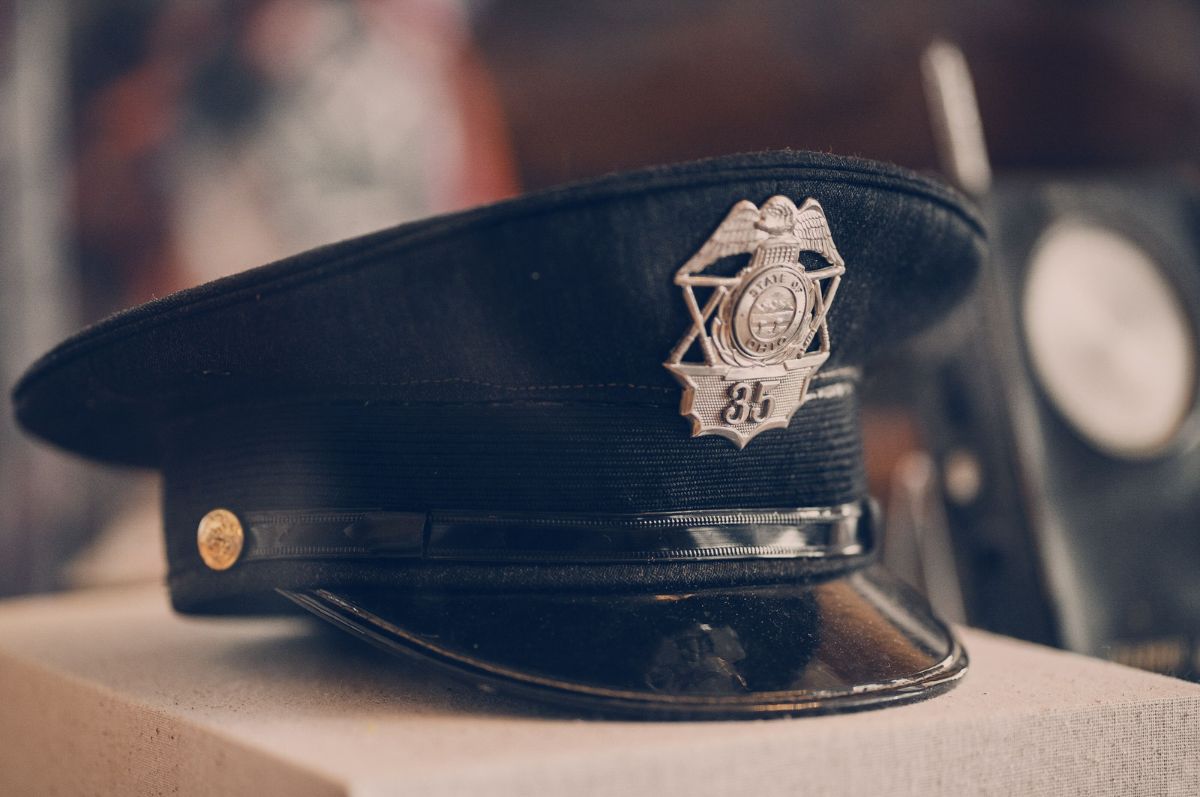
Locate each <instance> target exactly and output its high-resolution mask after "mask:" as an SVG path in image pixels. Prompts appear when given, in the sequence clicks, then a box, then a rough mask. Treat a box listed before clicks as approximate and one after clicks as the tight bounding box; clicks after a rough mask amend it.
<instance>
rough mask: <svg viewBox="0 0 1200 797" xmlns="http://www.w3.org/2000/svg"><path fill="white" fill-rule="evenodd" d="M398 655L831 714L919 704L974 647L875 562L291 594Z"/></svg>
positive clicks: (489, 675)
mask: <svg viewBox="0 0 1200 797" xmlns="http://www.w3.org/2000/svg"><path fill="white" fill-rule="evenodd" d="M289 597H292V598H293V600H296V601H297V602H298V603H300V604H301V605H303V606H305V607H306V608H308V609H310V610H312V611H314V612H316V613H317V614H319V615H321V616H323V617H325V618H326V619H329V620H332V621H334V622H335V623H337V624H339V625H342V626H343V627H347V628H350V629H351V630H353V631H355V632H356V633H358V634H359V635H361V636H366V637H368V638H369V639H371V640H372V641H374V642H376V643H377V644H380V645H382V646H384V647H386V648H388V649H390V650H393V651H395V652H404V653H409V654H412V653H416V654H418V655H420V656H421V657H422V658H427V659H429V658H431V659H434V660H435V661H438V662H439V663H441V664H443V665H448V666H451V667H453V668H454V669H455V670H456V671H458V672H459V673H460V674H467V675H469V676H472V680H475V681H486V682H489V683H492V684H494V685H498V686H507V687H510V688H512V689H515V690H516V691H522V692H526V693H528V692H535V693H537V694H539V695H540V696H541V697H543V698H552V699H557V700H558V701H560V702H562V701H565V702H568V703H573V704H584V705H587V706H589V707H591V708H598V709H606V708H607V709H612V710H622V709H625V710H630V709H634V708H637V709H638V710H643V711H649V712H653V713H663V712H668V713H683V714H709V715H711V714H739V713H741V714H754V713H772V712H776V713H778V712H787V713H800V712H803V711H829V710H838V709H845V708H859V707H864V706H867V705H872V704H877V703H882V702H895V701H898V700H911V699H916V698H919V697H923V696H926V695H927V694H930V693H932V690H934V689H935V688H937V687H939V686H945V685H948V684H949V683H951V682H952V681H953V680H955V679H957V678H958V677H959V676H961V674H962V672H963V670H964V668H965V663H966V662H965V656H963V655H962V652H961V649H960V648H959V647H958V645H957V643H956V642H955V640H954V639H953V638H952V636H951V635H950V634H949V632H948V631H947V630H946V629H945V628H944V627H943V626H942V625H941V624H940V623H938V622H937V621H936V620H934V619H933V617H932V616H931V615H930V614H929V612H928V609H927V608H925V607H924V605H923V603H922V602H921V601H920V599H918V598H916V597H915V596H914V595H912V593H910V592H908V591H907V590H906V589H904V588H902V587H900V586H899V585H898V584H897V583H895V581H894V580H893V579H892V578H891V577H890V576H887V575H886V574H885V573H883V572H882V571H880V570H877V569H871V570H868V571H861V572H858V573H855V574H853V575H849V576H842V577H840V578H833V579H826V580H822V581H817V582H809V583H805V584H785V585H774V586H764V587H738V588H729V589H706V590H703V591H699V592H694V593H681V594H646V593H633V594H631V593H595V592H589V593H582V592H572V591H565V590H564V591H558V592H538V593H522V594H512V593H461V592H449V591H447V592H441V593H421V594H418V593H407V592H402V591H398V590H394V589H392V590H386V589H366V588H354V589H345V590H338V591H336V592H332V591H326V590H317V591H313V592H308V593H290V594H289Z"/></svg>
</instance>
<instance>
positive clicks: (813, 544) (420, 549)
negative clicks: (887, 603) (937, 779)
mask: <svg viewBox="0 0 1200 797" xmlns="http://www.w3.org/2000/svg"><path fill="white" fill-rule="evenodd" d="M870 516H871V511H870V507H869V506H866V505H864V504H862V503H852V504H844V505H841V506H836V507H822V508H803V509H746V510H742V509H731V510H717V511H702V512H656V513H646V514H637V515H622V514H608V515H605V514H590V515H582V514H520V513H488V512H428V513H417V512H371V511H324V512H322V511H304V512H286V511H252V512H245V513H242V514H241V517H242V522H243V524H244V526H245V534H246V546H245V549H244V551H243V554H242V557H241V559H242V561H255V560H267V559H309V558H322V559H324V558H345V557H349V558H396V559H423V560H436V561H451V562H476V563H493V562H495V563H503V562H528V561H536V562H579V563H588V562H643V563H644V562H694V561H713V560H730V559H780V558H831V557H840V556H855V555H860V554H863V553H865V552H867V551H869V550H870V548H871V541H872V534H871V528H870V527H871V523H870Z"/></svg>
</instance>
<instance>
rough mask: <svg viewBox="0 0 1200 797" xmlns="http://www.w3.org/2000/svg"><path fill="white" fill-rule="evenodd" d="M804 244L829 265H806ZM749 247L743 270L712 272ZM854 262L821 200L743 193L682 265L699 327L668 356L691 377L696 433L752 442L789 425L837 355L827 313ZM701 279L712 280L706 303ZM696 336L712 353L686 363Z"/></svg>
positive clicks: (676, 370)
mask: <svg viewBox="0 0 1200 797" xmlns="http://www.w3.org/2000/svg"><path fill="white" fill-rule="evenodd" d="M801 252H816V253H817V254H819V255H820V256H821V257H822V258H823V259H824V260H825V262H827V263H828V264H829V265H828V266H826V267H824V268H820V269H816V270H813V271H808V270H805V268H804V266H803V265H802V264H801V263H800V253H801ZM746 253H751V257H750V262H749V263H748V264H747V265H746V266H745V268H743V269H742V270H741V271H740V272H738V274H737V275H736V276H733V277H721V276H715V275H706V274H704V273H703V272H704V270H705V269H707V268H708V267H709V266H711V265H712V264H713V263H716V262H717V261H718V260H721V259H722V258H726V257H732V256H734V255H741V254H746ZM845 271H846V266H845V263H844V262H843V261H842V256H841V255H839V254H838V251H837V247H835V246H834V245H833V236H832V234H831V233H830V231H829V223H828V222H827V221H826V220H825V211H824V210H822V209H821V205H820V204H819V203H818V202H817V201H816V200H815V199H806V200H805V201H804V204H803V205H801V206H800V207H799V208H797V207H796V205H795V203H794V202H792V200H790V199H788V198H787V197H785V196H773V197H771V198H770V199H768V200H767V201H766V202H764V203H763V206H762V208H761V209H760V208H758V207H756V206H755V204H754V203H753V202H750V201H748V200H744V199H743V200H742V201H741V202H738V203H737V204H736V205H734V206H733V210H731V211H730V212H729V215H728V216H726V217H725V220H724V221H722V222H721V225H720V226H719V227H717V230H716V232H714V233H713V234H712V236H710V237H709V239H708V241H706V242H705V244H704V246H702V247H700V251H698V252H697V253H696V254H694V255H693V256H692V257H691V259H690V260H688V261H687V262H686V263H684V264H683V267H682V268H680V269H679V271H677V272H676V273H675V284H676V285H679V286H680V287H681V288H683V300H684V302H686V303H687V307H688V312H689V313H691V316H692V328H691V329H690V330H689V331H688V332H687V334H686V335H684V336H683V338H682V339H680V341H679V343H678V344H677V345H676V346H675V348H674V349H673V350H672V351H671V354H670V356H669V357H668V358H667V361H666V362H665V363H664V364H663V365H664V367H666V369H667V370H668V371H670V372H671V373H672V374H674V375H675V378H676V379H678V380H679V381H680V383H681V384H682V385H683V401H682V402H681V404H680V413H681V414H682V415H683V416H684V417H687V418H691V419H692V436H693V437H696V436H699V435H705V434H715V435H720V436H721V437H724V438H726V439H728V440H732V441H733V443H734V444H735V445H736V446H737V447H738V448H744V447H745V445H746V444H747V443H749V442H750V440H752V439H753V438H754V436H755V435H758V434H760V433H762V432H765V431H767V430H768V429H780V428H783V427H785V426H787V425H788V422H789V421H791V419H792V415H793V414H794V413H795V412H796V410H797V409H799V408H800V405H801V404H803V403H804V399H805V397H806V395H807V393H808V384H809V381H810V380H811V379H812V377H813V374H814V373H816V371H817V369H818V368H820V367H821V365H822V363H824V362H825V360H827V359H828V358H829V326H828V324H827V323H826V320H825V315H826V313H827V312H828V310H829V306H830V305H831V304H832V303H833V299H834V296H835V295H836V294H837V289H838V284H839V283H840V282H841V279H842V274H843V273H845ZM826 280H828V282H826ZM697 288H712V289H713V290H712V293H711V294H710V295H709V296H708V298H707V300H706V301H705V302H704V305H703V307H701V305H700V302H699V301H698V300H697V298H696V289H697ZM710 320H711V323H710ZM697 340H699V342H700V351H701V352H702V353H703V355H704V362H703V363H693V362H687V363H685V362H683V358H684V356H685V355H686V354H687V352H688V350H689V349H690V348H692V345H693V344H694V343H695V342H696V341H697Z"/></svg>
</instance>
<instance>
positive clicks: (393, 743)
mask: <svg viewBox="0 0 1200 797" xmlns="http://www.w3.org/2000/svg"><path fill="white" fill-rule="evenodd" d="M963 637H964V640H965V642H966V645H967V647H968V649H969V651H970V655H971V671H970V672H969V673H968V674H967V677H966V679H965V680H964V681H963V682H962V683H961V685H960V686H959V687H958V688H956V689H954V690H953V691H951V692H950V693H949V694H946V695H943V696H941V697H937V698H934V699H932V700H929V701H926V702H923V703H917V704H914V705H910V706H902V707H897V708H887V709H883V710H878V711H869V712H864V713H859V714H851V715H843V716H832V717H816V718H806V719H781V720H760V721H752V722H707V723H686V724H680V723H636V722H604V721H595V720H591V721H581V720H572V719H563V718H562V717H561V716H558V715H551V714H549V713H547V712H544V711H541V710H539V709H537V708H536V707H531V706H529V705H527V704H523V703H519V702H516V701H510V700H505V699H501V698H497V697H493V696H489V695H485V694H482V693H479V692H477V691H475V690H474V689H472V688H470V687H468V686H464V685H460V684H459V683H457V682H455V681H451V680H447V679H445V678H444V677H442V676H436V675H432V674H429V673H426V672H425V671H423V670H421V669H420V668H419V667H417V666H414V665H412V664H409V663H406V662H403V661H398V660H395V659H392V658H391V657H389V656H386V655H384V654H382V653H378V652H376V651H374V650H373V649H370V648H368V647H367V646H365V645H363V644H361V643H358V642H356V641H355V640H353V639H350V638H349V637H348V636H346V635H343V634H340V633H338V632H336V631H333V630H326V629H323V628H322V627H321V626H320V625H319V624H317V623H316V622H315V621H313V622H308V621H305V620H303V619H299V618H296V619H268V620H195V619H185V618H182V617H179V616H176V615H174V614H172V613H171V611H170V610H169V608H168V606H167V603H166V597H165V595H164V593H163V591H162V590H161V589H159V588H150V587H144V588H137V589H119V590H105V591H94V592H83V593H72V594H66V595H60V596H54V597H48V598H34V599H24V600H18V601H9V602H7V603H4V604H0V794H5V795H24V794H30V795H32V794H121V795H127V794H176V793H178V794H253V795H255V797H267V796H268V795H276V794H279V795H309V794H314V795H315V794H330V795H339V794H354V795H382V794H414V795H428V796H429V797H433V796H434V795H450V794H454V795H458V794H470V795H491V794H496V795H525V794H538V795H558V794H572V795H620V797H629V795H636V794H651V795H655V796H656V797H665V795H672V794H686V795H740V794H755V795H770V794H786V795H801V794H803V795H824V794H830V795H834V794H839V795H840V794H847V795H880V794H889V795H908V794H911V795H920V797H932V795H942V794H947V795H950V794H953V795H962V794H994V795H1002V796H1003V797H1016V795H1027V794H1055V795H1058V794H1081V795H1083V794H1086V795H1100V794H1113V795H1134V794H1155V795H1158V794H1176V795H1195V794H1200V686H1198V685H1195V684H1189V683H1185V682H1182V681H1177V680H1172V679H1169V678H1163V677H1159V676H1155V675H1150V674H1147V673H1143V672H1138V671H1135V670H1130V669H1127V668H1124V667H1119V666H1117V665H1113V664H1107V663H1104V662H1100V661H1093V660H1090V659H1085V658H1081V657H1079V656H1074V655H1071V654H1066V653H1061V652H1057V651H1052V650H1048V649H1045V648H1040V647H1036V646H1033V645H1028V644H1024V643H1020V642H1015V641H1012V640H1008V639H1004V638H1000V637H995V636H991V635H988V634H984V633H980V632H976V631H969V630H968V631H964V632H963Z"/></svg>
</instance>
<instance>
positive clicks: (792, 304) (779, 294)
mask: <svg viewBox="0 0 1200 797" xmlns="http://www.w3.org/2000/svg"><path fill="white" fill-rule="evenodd" d="M811 291H812V281H811V280H810V279H809V278H808V277H806V276H805V275H804V273H803V272H801V271H800V270H799V269H797V268H795V267H793V266H790V265H780V266H768V267H767V268H765V269H763V270H762V271H760V272H758V273H757V274H753V275H751V276H750V277H749V279H747V280H746V281H745V283H744V286H743V287H742V290H741V292H740V293H739V294H738V295H737V296H736V297H735V298H734V301H733V303H732V306H733V313H732V315H733V324H732V327H733V342H734V344H735V345H736V346H737V348H738V349H739V350H740V351H741V352H742V353H743V354H745V355H746V356H748V357H751V358H753V359H755V360H773V359H784V358H785V357H786V356H787V355H788V354H789V353H790V351H791V348H792V345H793V344H794V343H796V342H797V340H796V339H797V338H798V337H799V335H800V333H801V332H802V331H803V330H805V329H807V325H805V324H804V320H805V318H807V316H808V314H809V310H810V309H811V307H810V304H811V302H810V301H809V296H810V293H811Z"/></svg>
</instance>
